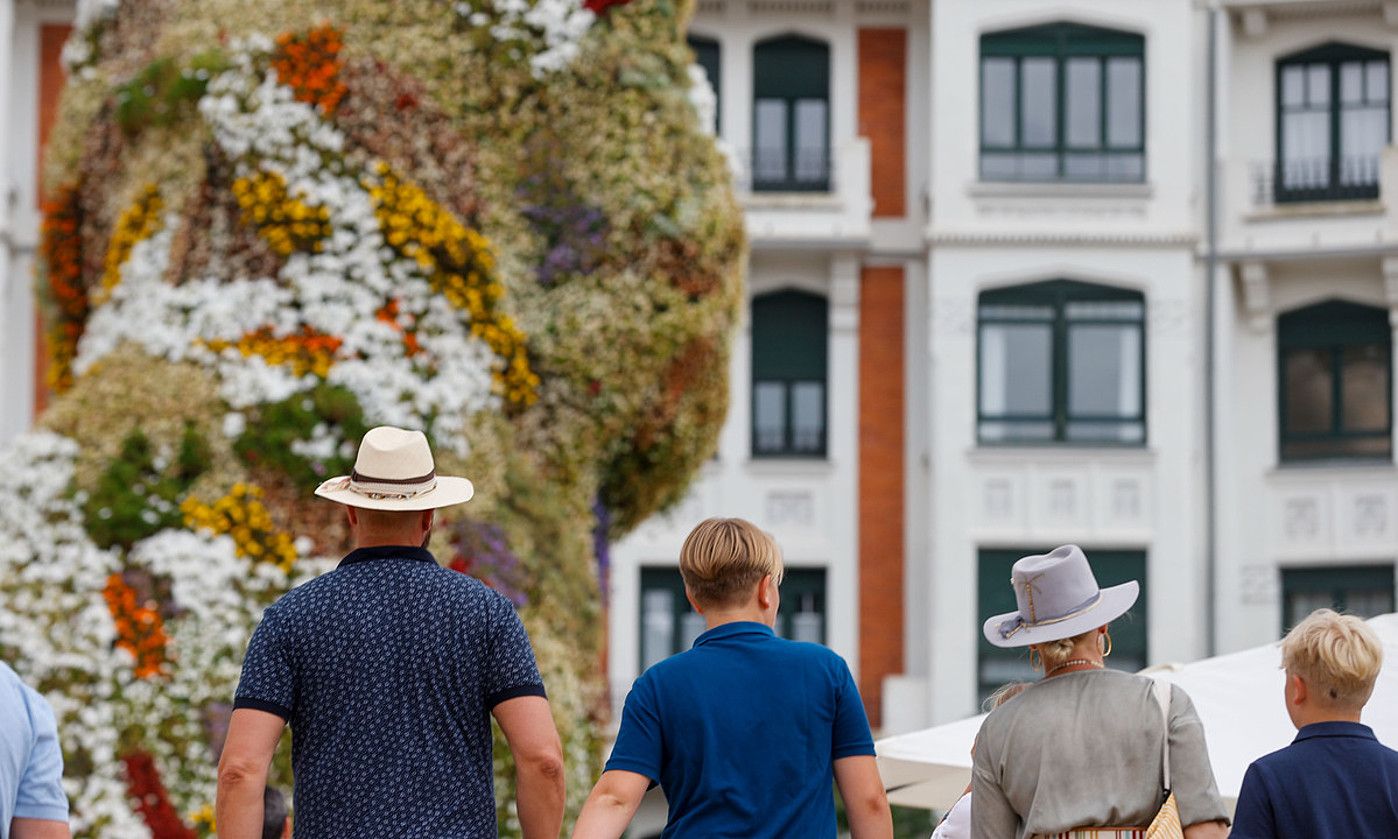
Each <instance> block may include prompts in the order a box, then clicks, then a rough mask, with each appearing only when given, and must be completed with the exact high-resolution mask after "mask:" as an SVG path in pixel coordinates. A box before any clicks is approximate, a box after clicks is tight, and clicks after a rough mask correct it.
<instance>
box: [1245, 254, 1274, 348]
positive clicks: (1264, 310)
mask: <svg viewBox="0 0 1398 839" xmlns="http://www.w3.org/2000/svg"><path fill="white" fill-rule="evenodd" d="M1238 279H1239V280H1240V281H1241V282H1242V284H1243V311H1244V312H1246V313H1247V319H1248V326H1249V327H1250V328H1251V329H1252V330H1253V331H1254V332H1266V331H1267V330H1269V329H1271V326H1272V287H1271V282H1270V280H1269V279H1268V275H1267V264H1266V263H1265V262H1259V261H1256V260H1254V261H1250V262H1244V263H1243V264H1242V265H1240V266H1238Z"/></svg>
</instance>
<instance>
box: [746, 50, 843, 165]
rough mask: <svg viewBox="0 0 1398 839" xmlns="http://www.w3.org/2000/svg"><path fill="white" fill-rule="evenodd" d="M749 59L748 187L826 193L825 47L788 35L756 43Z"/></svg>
mask: <svg viewBox="0 0 1398 839" xmlns="http://www.w3.org/2000/svg"><path fill="white" fill-rule="evenodd" d="M753 60H754V72H755V78H754V79H753V119H752V145H753V153H752V185H753V189H754V190H756V191H758V192H826V191H828V190H829V189H830V48H829V47H827V46H826V45H825V44H823V43H821V42H820V41H812V40H810V39H808V38H801V37H797V36H795V35H791V36H786V37H783V38H774V39H772V40H768V41H762V42H759V43H758V45H757V47H756V49H755V51H754V56H753Z"/></svg>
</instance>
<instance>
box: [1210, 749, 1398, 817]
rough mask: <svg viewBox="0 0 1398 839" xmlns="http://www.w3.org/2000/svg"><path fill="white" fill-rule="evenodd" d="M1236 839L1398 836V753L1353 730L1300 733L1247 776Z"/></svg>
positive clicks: (1259, 761) (1257, 763) (1257, 762)
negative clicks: (1288, 744)
mask: <svg viewBox="0 0 1398 839" xmlns="http://www.w3.org/2000/svg"><path fill="white" fill-rule="evenodd" d="M1229 835H1230V836H1232V838H1233V839H1282V838H1283V837H1297V839H1300V838H1301V837H1305V839H1379V837H1384V839H1392V837H1395V836H1398V752H1395V751H1394V750H1393V749H1390V748H1388V747H1387V746H1384V745H1383V744H1382V743H1380V742H1379V741H1378V739H1377V738H1375V737H1374V731H1373V729H1371V728H1369V726H1367V725H1360V724H1359V723H1353V722H1318V723H1314V724H1312V725H1308V726H1306V727H1305V728H1302V729H1301V730H1300V731H1299V732H1297V733H1296V739H1295V740H1294V741H1292V743H1291V745H1290V746H1287V747H1286V748H1284V749H1282V750H1280V751H1276V752H1272V753H1271V754H1269V755H1267V756H1266V757H1263V758H1259V759H1257V760H1255V761H1253V764H1252V765H1251V766H1249V767H1248V771H1247V774H1246V775H1244V776H1243V788H1242V791H1241V792H1239V793H1238V809H1237V812H1236V813H1235V814H1234V816H1233V832H1232V833H1231V834H1229Z"/></svg>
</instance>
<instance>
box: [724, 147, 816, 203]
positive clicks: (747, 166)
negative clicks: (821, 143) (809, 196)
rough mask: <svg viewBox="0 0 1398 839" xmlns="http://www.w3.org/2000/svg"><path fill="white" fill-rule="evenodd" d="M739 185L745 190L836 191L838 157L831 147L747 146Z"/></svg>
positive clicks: (741, 161)
mask: <svg viewBox="0 0 1398 839" xmlns="http://www.w3.org/2000/svg"><path fill="white" fill-rule="evenodd" d="M738 154H739V161H740V163H741V170H742V171H741V172H740V173H739V178H738V188H739V189H741V190H742V191H744V192H817V193H822V192H823V193H828V192H834V191H835V189H836V183H835V158H834V156H833V155H832V154H831V151H830V149H829V148H819V149H798V150H796V151H795V152H792V151H789V150H787V149H783V148H774V149H761V148H759V149H744V150H742V151H740V152H739V153H738Z"/></svg>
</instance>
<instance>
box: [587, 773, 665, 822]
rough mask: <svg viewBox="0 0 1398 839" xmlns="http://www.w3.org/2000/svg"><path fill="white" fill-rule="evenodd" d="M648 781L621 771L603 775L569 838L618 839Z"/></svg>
mask: <svg viewBox="0 0 1398 839" xmlns="http://www.w3.org/2000/svg"><path fill="white" fill-rule="evenodd" d="M648 789H650V778H647V777H646V776H645V775H640V774H637V773H635V772H628V771H626V770H625V769H613V770H611V771H610V772H603V773H602V778H601V780H599V781H598V782H597V786H595V787H593V788H592V794H591V795H589V796H588V797H587V803H586V804H584V805H583V809H582V815H580V816H578V824H577V827H574V828H573V839H619V837H620V836H621V835H622V834H623V833H625V832H626V828H627V827H628V826H629V825H630V824H631V819H632V818H633V817H634V816H635V815H636V808H637V807H640V806H641V799H642V798H645V796H646V790H648Z"/></svg>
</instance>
